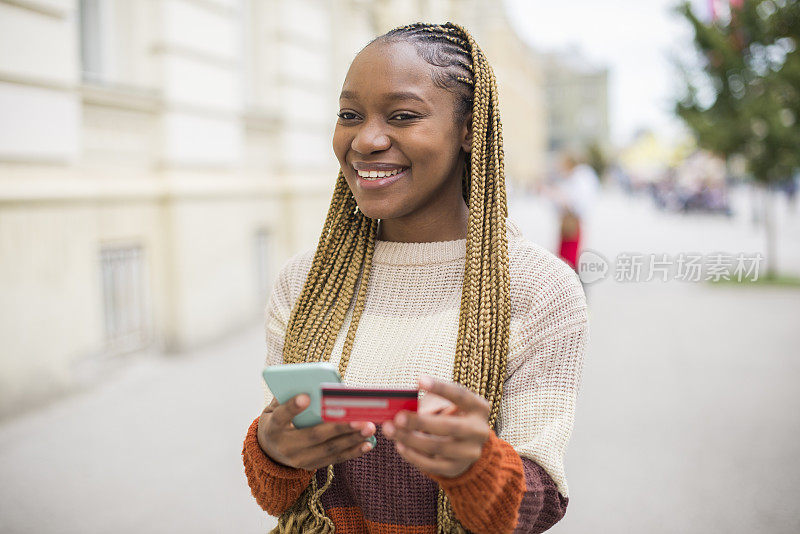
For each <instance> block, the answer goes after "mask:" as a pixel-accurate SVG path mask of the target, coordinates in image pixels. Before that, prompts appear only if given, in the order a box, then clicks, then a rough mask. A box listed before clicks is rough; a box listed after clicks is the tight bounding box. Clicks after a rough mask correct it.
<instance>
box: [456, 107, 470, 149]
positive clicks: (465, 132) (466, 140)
mask: <svg viewBox="0 0 800 534" xmlns="http://www.w3.org/2000/svg"><path fill="white" fill-rule="evenodd" d="M459 139H461V149H462V150H463V151H464V152H466V153H467V154H469V153H470V152H472V112H471V111H470V112H469V113H468V114H467V116H466V117H465V118H464V121H463V123H462V124H461V130H460V131H459Z"/></svg>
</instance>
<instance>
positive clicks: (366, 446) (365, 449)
mask: <svg viewBox="0 0 800 534" xmlns="http://www.w3.org/2000/svg"><path fill="white" fill-rule="evenodd" d="M371 448H372V443H369V442H368V443H365V444H363V445H362V446H361V450H362V451H363V452H367V451H369V450H370V449H371Z"/></svg>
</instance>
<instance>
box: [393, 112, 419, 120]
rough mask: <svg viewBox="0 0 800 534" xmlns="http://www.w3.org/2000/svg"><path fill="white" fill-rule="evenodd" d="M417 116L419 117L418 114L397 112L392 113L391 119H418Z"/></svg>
mask: <svg viewBox="0 0 800 534" xmlns="http://www.w3.org/2000/svg"><path fill="white" fill-rule="evenodd" d="M416 118H417V116H416V115H412V114H411V113H396V114H394V115H392V119H391V120H395V121H407V120H411V119H416Z"/></svg>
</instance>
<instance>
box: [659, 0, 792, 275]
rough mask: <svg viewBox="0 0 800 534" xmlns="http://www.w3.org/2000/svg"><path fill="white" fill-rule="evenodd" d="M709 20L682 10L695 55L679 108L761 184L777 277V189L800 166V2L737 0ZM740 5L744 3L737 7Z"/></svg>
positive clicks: (704, 139)
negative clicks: (728, 9)
mask: <svg viewBox="0 0 800 534" xmlns="http://www.w3.org/2000/svg"><path fill="white" fill-rule="evenodd" d="M731 4H733V5H731V12H730V16H729V17H724V18H722V17H720V18H717V19H716V20H713V21H710V22H705V21H703V20H701V19H700V17H698V16H697V14H695V13H694V11H693V10H692V7H691V5H690V3H689V2H684V3H682V4H681V5H679V6H678V7H677V8H676V10H677V12H678V13H679V14H680V15H682V16H683V17H684V18H685V19H686V20H687V21H688V22H689V24H690V25H691V27H692V29H693V30H694V40H693V44H694V49H695V51H696V52H697V61H695V62H692V63H691V65H687V64H682V65H681V68H682V70H683V71H684V75H685V78H686V92H685V94H684V95H683V96H682V97H681V98H680V99H679V100H678V102H676V105H675V111H676V113H677V114H678V116H679V117H680V118H681V119H683V121H684V122H685V123H686V125H687V126H688V127H689V129H690V130H691V131H692V132H693V133H694V135H695V137H696V139H697V144H698V145H699V146H700V147H702V148H705V149H707V150H710V151H712V152H715V153H717V154H719V155H720V156H722V157H724V158H726V159H729V158H731V157H732V156H739V157H742V158H743V159H744V161H745V162H746V163H747V168H748V173H749V176H750V177H751V179H752V180H754V182H755V183H756V185H757V186H759V187H760V188H762V189H763V191H764V194H763V198H764V199H765V205H764V214H765V228H766V239H767V274H766V276H767V277H768V278H772V277H775V276H776V272H775V271H776V269H775V265H776V253H775V231H776V230H775V222H774V209H773V196H774V195H773V189H774V187H775V185H776V184H777V183H779V182H781V181H783V180H786V179H789V178H791V177H792V176H793V174H794V173H795V172H796V171H797V169H798V168H800V125H798V120H800V51H798V48H800V2H798V0H744V1H740V2H731ZM737 4H740V5H737Z"/></svg>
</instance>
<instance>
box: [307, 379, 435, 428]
mask: <svg viewBox="0 0 800 534" xmlns="http://www.w3.org/2000/svg"><path fill="white" fill-rule="evenodd" d="M320 389H321V391H322V399H321V402H320V408H321V410H322V420H323V421H330V422H337V423H338V422H346V421H372V422H373V423H375V424H380V423H383V422H384V421H391V420H392V419H394V416H395V414H397V412H399V411H400V410H408V411H410V412H416V411H417V396H418V394H419V391H418V390H416V389H394V388H370V387H363V386H347V385H345V384H333V383H326V384H322V385H321V387H320Z"/></svg>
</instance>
